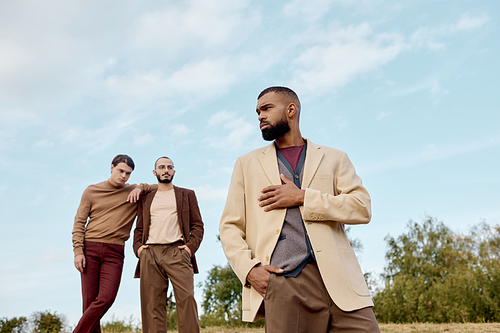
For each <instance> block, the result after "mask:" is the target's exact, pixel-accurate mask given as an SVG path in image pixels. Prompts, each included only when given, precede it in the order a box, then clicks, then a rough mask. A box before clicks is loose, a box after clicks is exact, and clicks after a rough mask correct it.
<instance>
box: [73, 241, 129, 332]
mask: <svg viewBox="0 0 500 333" xmlns="http://www.w3.org/2000/svg"><path fill="white" fill-rule="evenodd" d="M84 254H85V260H86V266H85V268H84V270H83V273H81V276H82V297H83V315H82V318H81V319H80V321H79V322H78V325H77V326H76V327H75V329H74V331H73V333H91V332H93V333H100V332H101V326H100V320H101V318H102V317H103V316H104V314H105V313H106V312H107V311H108V309H109V308H110V307H111V305H112V304H113V302H114V301H115V298H116V294H117V293H118V287H119V286H120V279H121V276H122V269H123V260H124V258H125V254H124V246H123V245H115V244H105V243H96V242H85V243H84Z"/></svg>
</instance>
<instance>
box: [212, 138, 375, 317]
mask: <svg viewBox="0 0 500 333" xmlns="http://www.w3.org/2000/svg"><path fill="white" fill-rule="evenodd" d="M272 184H274V185H278V184H281V180H280V176H279V171H278V163H277V157H276V148H275V145H274V143H272V144H270V145H268V146H266V147H264V148H259V149H256V150H254V151H252V152H250V153H248V154H246V155H243V156H240V157H239V158H238V159H237V160H236V163H235V166H234V171H233V175H232V178H231V184H230V186H229V191H228V195H227V201H226V206H225V208H224V211H223V213H222V217H221V221H220V225H219V231H220V238H221V243H222V247H223V249H224V253H225V254H226V257H227V259H228V261H229V264H230V265H231V267H232V268H233V270H234V272H235V273H236V275H237V276H238V278H239V279H240V280H241V283H242V284H243V304H242V307H243V309H242V310H243V318H242V319H243V321H255V320H256V319H257V311H258V310H259V307H260V305H261V303H262V297H261V296H260V295H259V293H257V291H256V290H255V289H253V288H252V287H250V286H249V285H248V283H247V281H246V278H247V275H248V272H249V271H250V269H252V267H254V266H256V265H269V263H270V260H271V255H272V253H273V250H274V248H275V246H276V243H277V241H278V237H279V235H280V232H281V228H282V226H283V221H284V218H285V213H286V209H275V210H272V211H269V212H265V211H264V210H263V208H261V207H259V205H258V200H257V198H258V197H259V196H260V194H261V190H262V189H263V188H264V187H266V186H269V185H272ZM302 189H305V198H304V205H303V206H301V207H300V211H301V213H302V218H303V220H304V224H305V227H306V229H307V233H308V235H309V239H310V241H311V245H312V248H313V251H314V255H315V257H316V261H317V263H318V268H319V271H320V274H321V276H322V278H323V281H324V283H325V286H326V289H327V290H328V293H329V294H330V297H331V298H332V300H333V301H334V302H335V304H337V306H338V307H339V308H341V309H342V310H344V311H353V310H356V309H361V308H364V307H367V306H373V303H372V300H371V298H370V295H369V292H368V288H367V286H366V283H365V280H364V277H363V273H362V272H361V269H360V267H359V264H358V261H357V259H356V256H355V254H354V251H353V250H352V248H351V246H350V245H349V241H348V240H347V238H346V235H345V232H344V224H365V223H368V222H370V219H371V208H370V196H369V194H368V192H367V191H366V189H365V188H364V187H363V185H362V184H361V178H359V177H358V176H357V175H356V172H355V170H354V167H353V165H352V163H351V161H350V160H349V158H348V157H347V154H346V153H344V152H342V151H340V150H337V149H333V148H329V147H324V146H318V145H315V144H314V143H312V142H311V141H309V140H307V152H306V160H305V164H304V175H303V181H302Z"/></svg>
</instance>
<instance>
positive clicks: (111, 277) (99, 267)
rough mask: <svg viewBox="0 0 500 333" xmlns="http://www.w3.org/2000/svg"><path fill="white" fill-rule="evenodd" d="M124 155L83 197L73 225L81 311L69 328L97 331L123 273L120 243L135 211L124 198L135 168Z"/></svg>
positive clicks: (126, 233) (128, 229) (133, 217)
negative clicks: (80, 288)
mask: <svg viewBox="0 0 500 333" xmlns="http://www.w3.org/2000/svg"><path fill="white" fill-rule="evenodd" d="M134 167H135V165H134V162H133V161H132V159H131V158H130V157H129V156H127V155H117V156H116V157H115V158H114V159H113V161H112V163H111V177H109V179H108V180H106V181H103V182H101V183H98V184H95V185H90V186H89V187H87V189H85V191H84V192H83V195H82V199H81V202H80V206H79V207H78V211H77V213H76V216H75V224H74V227H73V251H74V253H75V267H76V269H77V270H78V271H79V272H80V273H81V278H82V296H83V315H82V318H81V319H80V321H79V322H78V325H77V326H76V328H75V330H74V331H73V332H85V333H89V332H95V333H99V332H100V331H101V328H100V319H101V318H102V316H104V314H105V313H106V311H108V309H109V308H110V307H111V305H112V304H113V302H114V300H115V297H116V294H117V292H118V287H119V285H120V279H121V275H122V268H123V259H124V244H125V241H126V240H127V239H128V238H129V235H130V229H131V228H132V224H133V222H134V219H135V217H136V215H137V204H136V203H131V202H128V201H127V197H128V195H129V193H130V191H131V190H133V189H134V188H135V187H136V185H129V184H126V182H127V180H128V179H129V177H130V174H131V173H132V171H133V170H134Z"/></svg>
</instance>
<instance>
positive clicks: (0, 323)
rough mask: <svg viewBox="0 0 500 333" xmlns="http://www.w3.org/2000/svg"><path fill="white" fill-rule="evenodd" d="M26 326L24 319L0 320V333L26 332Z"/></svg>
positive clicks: (26, 322)
mask: <svg viewBox="0 0 500 333" xmlns="http://www.w3.org/2000/svg"><path fill="white" fill-rule="evenodd" d="M27 326H28V321H27V319H26V317H19V318H16V317H14V318H12V319H7V318H2V319H0V333H24V332H26V331H27Z"/></svg>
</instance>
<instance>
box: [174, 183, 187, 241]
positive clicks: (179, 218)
mask: <svg viewBox="0 0 500 333" xmlns="http://www.w3.org/2000/svg"><path fill="white" fill-rule="evenodd" d="M174 193H175V205H176V209H177V222H178V223H179V228H181V232H182V234H183V235H184V228H183V225H184V220H183V218H184V214H182V200H183V198H182V195H183V191H181V190H180V189H179V188H178V187H177V186H174ZM185 237H186V236H185V235H184V238H185Z"/></svg>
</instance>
